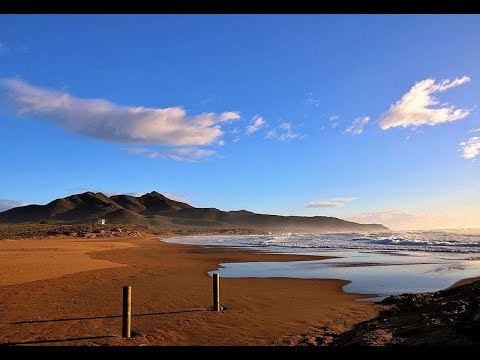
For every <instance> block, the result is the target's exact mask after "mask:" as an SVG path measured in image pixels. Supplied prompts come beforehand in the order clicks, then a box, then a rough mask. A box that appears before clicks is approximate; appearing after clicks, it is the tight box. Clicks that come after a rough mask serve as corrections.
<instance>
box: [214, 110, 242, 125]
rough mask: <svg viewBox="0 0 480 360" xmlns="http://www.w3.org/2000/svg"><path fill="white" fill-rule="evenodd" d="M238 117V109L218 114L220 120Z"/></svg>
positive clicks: (230, 119)
mask: <svg viewBox="0 0 480 360" xmlns="http://www.w3.org/2000/svg"><path fill="white" fill-rule="evenodd" d="M239 119H240V113H239V112H238V111H227V112H224V113H221V114H220V116H219V120H220V122H229V121H233V120H239Z"/></svg>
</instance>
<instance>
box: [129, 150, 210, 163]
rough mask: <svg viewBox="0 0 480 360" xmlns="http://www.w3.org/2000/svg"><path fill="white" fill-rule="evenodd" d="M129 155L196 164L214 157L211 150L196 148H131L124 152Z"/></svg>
mask: <svg viewBox="0 0 480 360" xmlns="http://www.w3.org/2000/svg"><path fill="white" fill-rule="evenodd" d="M126 151H127V152H128V153H129V154H134V155H145V156H147V157H149V158H152V159H153V158H162V159H167V160H175V161H186V162H196V161H199V160H202V159H204V158H207V157H209V156H212V155H214V154H215V153H216V152H215V151H213V150H206V149H197V148H172V149H162V150H154V149H145V148H132V149H127V150H126Z"/></svg>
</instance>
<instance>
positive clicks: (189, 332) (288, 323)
mask: <svg viewBox="0 0 480 360" xmlns="http://www.w3.org/2000/svg"><path fill="white" fill-rule="evenodd" d="M319 259H321V258H319V257H313V256H302V255H280V254H264V253H254V252H247V251H245V250H244V249H241V250H239V249H235V248H219V247H198V246H192V245H179V244H170V243H164V242H161V241H159V240H158V238H157V237H126V238H111V239H98V240H97V239H82V238H69V237H49V238H37V239H15V240H2V241H0V261H1V268H0V269H1V271H0V315H1V316H0V343H2V344H18V345H300V344H317V345H321V344H323V343H328V341H329V338H330V335H332V334H334V333H339V332H342V331H345V330H348V329H349V328H351V327H352V326H353V325H354V324H356V323H358V322H360V321H364V320H367V319H370V318H372V317H374V316H375V315H376V314H377V311H378V306H377V305H374V304H372V303H369V302H358V301H354V300H355V299H358V298H361V297H368V295H356V294H346V293H344V292H342V290H341V289H342V286H343V285H345V281H342V280H316V279H308V280H302V279H286V278H269V279H261V278H254V279H251V278H249V279H221V305H222V306H225V307H226V308H227V310H226V311H223V312H221V313H215V312H212V311H209V310H208V308H209V307H210V306H211V302H212V301H211V298H212V295H211V291H212V287H211V278H210V277H209V276H208V274H207V272H208V271H211V270H214V269H216V268H217V266H218V264H219V263H222V262H247V261H299V260H319ZM124 285H130V286H132V294H133V295H132V304H133V305H132V314H133V317H132V330H133V337H132V338H131V339H128V340H127V339H122V338H121V336H120V335H121V306H122V303H121V291H122V286H124Z"/></svg>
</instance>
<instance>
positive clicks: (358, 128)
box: [345, 116, 370, 135]
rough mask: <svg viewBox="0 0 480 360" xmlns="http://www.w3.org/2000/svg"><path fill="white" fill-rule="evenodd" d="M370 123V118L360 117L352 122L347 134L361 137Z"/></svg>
mask: <svg viewBox="0 0 480 360" xmlns="http://www.w3.org/2000/svg"><path fill="white" fill-rule="evenodd" d="M369 121H370V117H369V116H364V117H359V118H357V119H355V120H354V121H353V122H352V124H351V125H350V126H349V127H348V128H347V129H346V130H345V132H346V133H349V134H352V135H360V134H361V133H362V132H363V129H364V128H365V126H366V125H367V124H368V122H369Z"/></svg>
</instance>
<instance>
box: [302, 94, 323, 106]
mask: <svg viewBox="0 0 480 360" xmlns="http://www.w3.org/2000/svg"><path fill="white" fill-rule="evenodd" d="M303 103H304V104H305V105H312V106H315V107H318V106H319V105H320V103H321V101H320V99H318V98H315V97H314V96H313V94H312V93H311V92H309V93H308V94H307V98H306V99H305V101H304V102H303Z"/></svg>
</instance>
